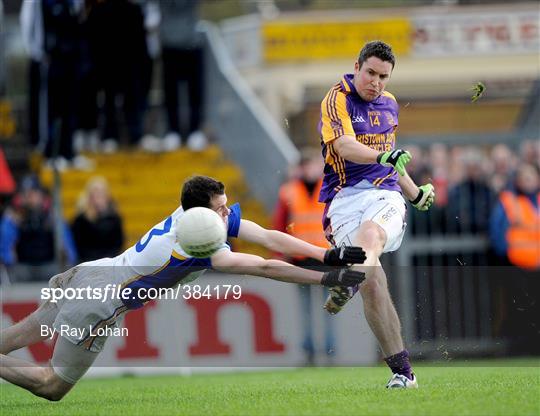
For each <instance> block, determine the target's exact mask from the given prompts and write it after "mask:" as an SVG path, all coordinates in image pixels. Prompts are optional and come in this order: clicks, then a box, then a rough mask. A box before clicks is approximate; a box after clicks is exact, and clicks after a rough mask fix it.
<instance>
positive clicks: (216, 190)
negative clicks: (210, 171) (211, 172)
mask: <svg viewBox="0 0 540 416" xmlns="http://www.w3.org/2000/svg"><path fill="white" fill-rule="evenodd" d="M224 193H225V185H223V184H222V183H221V182H219V181H217V180H215V179H214V178H210V177H209V176H202V175H198V176H192V177H191V178H189V179H188V180H186V181H185V182H184V186H183V187H182V196H181V197H180V201H181V203H182V208H184V210H188V209H190V208H193V207H205V208H210V200H211V199H212V198H213V197H214V196H215V195H223V194H224Z"/></svg>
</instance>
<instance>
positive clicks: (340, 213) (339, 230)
mask: <svg viewBox="0 0 540 416" xmlns="http://www.w3.org/2000/svg"><path fill="white" fill-rule="evenodd" d="M406 212H407V205H406V204H405V200H404V199H403V197H402V196H401V194H400V193H399V192H397V191H389V190H386V189H378V188H374V187H372V186H371V187H366V186H365V185H364V184H360V186H358V187H353V188H344V189H342V190H341V191H340V192H338V194H337V195H336V196H335V197H334V199H333V200H332V202H331V203H330V207H329V209H328V212H327V214H326V215H327V217H328V218H329V219H330V224H331V235H332V237H333V239H334V242H335V244H336V246H338V247H339V246H342V245H350V244H352V242H353V241H354V237H355V234H356V232H357V230H358V227H359V226H360V224H362V223H364V222H366V221H373V222H375V223H376V224H378V225H380V226H381V227H382V229H383V230H384V231H385V232H386V244H385V245H384V250H383V252H385V253H387V252H390V251H395V250H397V249H398V248H399V246H400V245H401V241H402V240H403V236H404V234H405V227H406V226H407V223H406V222H405V214H406Z"/></svg>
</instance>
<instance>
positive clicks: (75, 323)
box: [49, 259, 128, 353]
mask: <svg viewBox="0 0 540 416" xmlns="http://www.w3.org/2000/svg"><path fill="white" fill-rule="evenodd" d="M112 270H113V262H112V259H100V260H96V261H92V262H87V263H83V264H80V265H78V266H75V267H73V268H71V269H69V270H67V271H66V272H64V273H60V274H58V275H56V276H54V277H52V278H51V279H50V280H49V287H51V288H62V289H64V290H65V289H67V288H73V289H77V288H87V287H88V286H90V287H91V288H92V289H94V288H105V287H106V286H107V285H110V284H112V283H114V282H113V281H112V278H111V273H112ZM56 305H57V308H58V314H57V315H56V319H55V320H54V323H53V327H54V329H55V330H56V333H57V334H58V335H59V336H62V337H63V338H65V339H67V340H68V341H71V342H72V343H73V344H75V345H77V346H79V347H82V348H84V349H86V350H88V351H91V352H94V353H98V352H100V351H101V350H102V349H103V347H104V345H105V341H106V340H107V336H106V335H101V334H106V333H110V331H107V330H105V328H110V329H112V330H114V328H116V327H119V326H120V324H121V320H122V319H123V315H124V313H125V312H126V311H127V310H128V308H127V307H126V306H125V305H124V304H123V302H122V300H121V299H106V300H105V301H102V299H91V298H89V296H82V299H62V300H58V303H57V304H56Z"/></svg>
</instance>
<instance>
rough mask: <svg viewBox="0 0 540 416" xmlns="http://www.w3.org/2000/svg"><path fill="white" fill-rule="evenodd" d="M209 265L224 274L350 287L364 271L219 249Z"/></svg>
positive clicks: (357, 281)
mask: <svg viewBox="0 0 540 416" xmlns="http://www.w3.org/2000/svg"><path fill="white" fill-rule="evenodd" d="M212 267H213V268H214V269H215V270H218V271H221V272H224V273H234V274H248V275H254V276H261V277H267V278H270V279H274V280H279V281H282V282H288V283H300V284H321V285H324V286H329V287H334V286H353V285H356V284H359V283H362V281H363V280H364V279H365V276H364V273H361V272H357V271H353V270H349V269H337V268H336V269H334V270H331V271H328V272H325V273H323V272H317V271H313V270H308V269H303V268H301V267H296V266H293V265H291V264H289V263H286V262H284V261H281V260H266V259H263V258H262V257H259V256H254V255H252V254H245V253H233V252H232V251H229V250H219V251H218V252H217V253H216V254H214V255H213V256H212Z"/></svg>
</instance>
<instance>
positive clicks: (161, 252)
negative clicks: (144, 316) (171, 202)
mask: <svg viewBox="0 0 540 416" xmlns="http://www.w3.org/2000/svg"><path fill="white" fill-rule="evenodd" d="M183 214H184V210H183V209H182V207H180V208H178V209H177V210H176V211H174V212H173V213H172V214H171V215H170V216H169V217H167V218H165V219H164V220H163V221H161V222H160V223H159V224H157V225H156V226H155V227H153V228H152V229H151V230H150V231H148V232H147V233H146V234H145V235H144V236H143V237H142V238H141V239H140V240H139V241H138V242H137V244H135V245H134V246H132V247H130V248H128V249H127V250H126V251H125V252H123V253H122V254H120V255H119V256H117V257H116V258H115V259H114V266H115V277H116V278H115V280H116V281H117V282H119V283H120V284H121V285H122V288H130V289H131V296H129V298H128V299H124V300H123V303H124V305H125V306H126V307H127V308H128V309H137V308H140V307H142V306H143V305H144V303H145V302H146V300H147V299H145V298H144V296H142V295H139V293H141V294H143V293H144V294H145V293H147V292H148V289H150V288H155V289H158V290H159V289H160V288H170V287H174V286H176V285H177V284H179V283H187V282H190V281H193V280H195V279H196V278H197V277H199V276H200V275H201V274H202V273H204V271H205V270H206V269H209V268H211V267H212V262H211V260H210V258H203V259H199V258H194V257H190V256H189V255H187V254H186V253H185V252H184V251H183V250H182V247H180V245H179V244H178V242H177V241H176V235H175V224H176V221H178V219H179V218H180V217H181V216H182V215H183ZM240 220H241V209H240V204H234V205H232V206H231V207H230V214H229V217H228V227H227V237H238V231H239V229H240ZM223 249H225V250H230V247H229V245H228V244H227V243H225V244H223V246H222V247H221V248H220V249H219V250H223ZM140 288H144V289H145V290H143V291H139V289H140Z"/></svg>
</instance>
